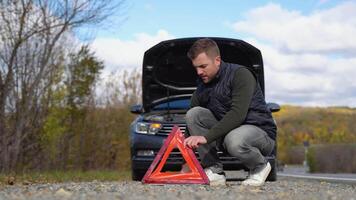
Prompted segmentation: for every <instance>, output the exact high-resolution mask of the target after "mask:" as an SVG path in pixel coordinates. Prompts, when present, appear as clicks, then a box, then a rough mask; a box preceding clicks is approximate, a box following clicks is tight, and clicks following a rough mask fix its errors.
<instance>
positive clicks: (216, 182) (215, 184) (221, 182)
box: [209, 180, 226, 186]
mask: <svg viewBox="0 0 356 200" xmlns="http://www.w3.org/2000/svg"><path fill="white" fill-rule="evenodd" d="M209 184H210V186H221V185H226V180H216V181H210V182H209Z"/></svg>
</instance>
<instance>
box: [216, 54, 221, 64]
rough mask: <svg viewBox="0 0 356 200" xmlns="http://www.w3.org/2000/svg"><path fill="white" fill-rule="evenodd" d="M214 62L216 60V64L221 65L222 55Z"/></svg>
mask: <svg viewBox="0 0 356 200" xmlns="http://www.w3.org/2000/svg"><path fill="white" fill-rule="evenodd" d="M214 62H215V65H218V66H219V65H220V63H221V57H220V56H216V57H215V60H214Z"/></svg>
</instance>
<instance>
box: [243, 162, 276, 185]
mask: <svg viewBox="0 0 356 200" xmlns="http://www.w3.org/2000/svg"><path fill="white" fill-rule="evenodd" d="M270 172H271V165H270V164H269V162H267V164H266V166H265V167H264V168H263V169H262V170H261V171H259V172H257V173H250V174H249V176H248V178H247V179H246V180H244V181H242V185H251V186H262V185H263V184H264V183H265V181H266V178H267V176H268V174H269V173H270Z"/></svg>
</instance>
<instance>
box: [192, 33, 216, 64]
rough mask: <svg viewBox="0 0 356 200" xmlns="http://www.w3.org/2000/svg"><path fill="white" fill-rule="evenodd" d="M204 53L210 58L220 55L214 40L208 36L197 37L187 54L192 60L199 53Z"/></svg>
mask: <svg viewBox="0 0 356 200" xmlns="http://www.w3.org/2000/svg"><path fill="white" fill-rule="evenodd" d="M201 53H206V55H207V56H208V57H210V58H215V57H216V56H220V50H219V47H218V45H217V44H216V42H215V41H214V40H212V39H209V38H204V39H199V40H197V41H195V42H194V44H193V45H192V46H191V47H190V49H189V51H188V53H187V56H188V58H189V59H190V60H194V59H195V58H196V57H197V56H198V55H199V54H201Z"/></svg>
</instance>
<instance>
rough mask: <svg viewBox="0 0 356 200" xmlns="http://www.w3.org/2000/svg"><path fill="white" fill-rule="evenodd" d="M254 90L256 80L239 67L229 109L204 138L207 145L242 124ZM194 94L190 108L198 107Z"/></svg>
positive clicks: (246, 70) (234, 80)
mask: <svg viewBox="0 0 356 200" xmlns="http://www.w3.org/2000/svg"><path fill="white" fill-rule="evenodd" d="M255 88H256V79H255V77H254V76H253V74H252V73H251V72H250V71H249V70H248V69H246V68H244V67H241V68H239V69H238V70H236V72H235V77H234V79H233V86H232V104H231V109H230V110H229V111H228V112H227V113H226V114H225V115H224V117H223V118H222V119H221V120H220V121H219V122H218V123H217V124H215V125H214V126H213V127H212V128H211V129H210V130H209V132H208V134H207V135H206V136H205V138H206V140H207V141H208V143H210V142H213V141H215V140H216V139H218V138H220V137H222V136H225V135H226V134H227V133H229V132H230V131H231V130H233V129H235V128H237V127H239V126H240V125H241V124H242V123H243V122H244V120H245V118H246V115H247V111H248V108H249V105H250V102H251V99H252V95H253V93H254V91H255ZM195 93H196V92H194V93H193V96H192V98H191V108H192V107H195V106H199V105H200V104H199V100H198V98H197V96H196V95H195Z"/></svg>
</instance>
